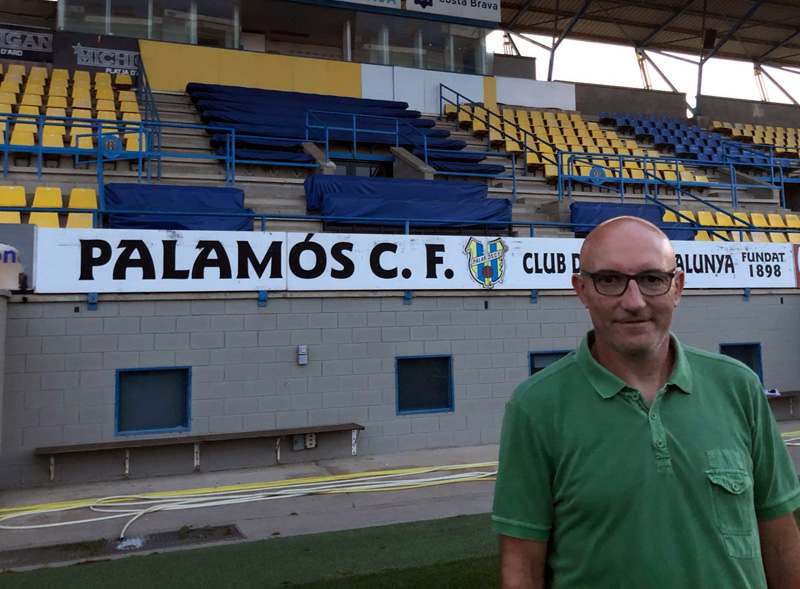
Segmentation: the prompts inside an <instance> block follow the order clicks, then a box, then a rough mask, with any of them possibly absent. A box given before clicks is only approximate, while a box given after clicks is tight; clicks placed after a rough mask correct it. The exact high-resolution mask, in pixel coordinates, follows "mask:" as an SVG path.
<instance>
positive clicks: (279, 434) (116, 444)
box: [34, 423, 364, 482]
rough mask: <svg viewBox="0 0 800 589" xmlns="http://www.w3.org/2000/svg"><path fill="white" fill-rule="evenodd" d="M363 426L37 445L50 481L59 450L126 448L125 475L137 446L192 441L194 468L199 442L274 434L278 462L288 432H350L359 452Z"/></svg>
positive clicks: (354, 445) (198, 455) (354, 446)
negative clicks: (47, 462)
mask: <svg viewBox="0 0 800 589" xmlns="http://www.w3.org/2000/svg"><path fill="white" fill-rule="evenodd" d="M363 429H364V426H363V425H359V424H357V423H342V424H334V425H315V426H307V427H295V428H289V429H273V430H263V431H256V432H239V433H229V434H202V435H197V436H179V437H174V438H130V439H124V440H114V441H113V442H99V443H96V444H73V445H71V446H44V447H41V448H36V450H35V451H34V454H35V455H36V456H49V457H50V482H53V480H54V478H55V473H56V455H59V454H79V453H83V452H104V451H108V450H124V451H125V470H124V476H125V478H127V477H128V476H129V474H130V451H131V450H132V449H135V448H160V447H162V448H163V447H166V446H179V445H180V446H182V445H186V444H192V445H193V446H194V470H200V446H201V444H204V443H209V442H228V441H232V440H252V439H258V438H265V439H267V438H275V459H276V461H277V463H278V464H280V462H281V440H282V439H283V438H286V437H289V436H299V435H307V434H315V435H316V434H324V433H331V432H345V431H349V432H350V436H351V437H350V440H351V453H352V455H353V456H355V455H356V453H357V450H358V432H360V431H362V430H363Z"/></svg>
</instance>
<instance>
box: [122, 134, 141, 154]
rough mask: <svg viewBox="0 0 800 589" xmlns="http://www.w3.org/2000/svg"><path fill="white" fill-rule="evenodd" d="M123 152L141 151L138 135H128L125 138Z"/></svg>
mask: <svg viewBox="0 0 800 589" xmlns="http://www.w3.org/2000/svg"><path fill="white" fill-rule="evenodd" d="M125 151H141V148H140V147H139V134H138V133H128V134H127V135H126V136H125Z"/></svg>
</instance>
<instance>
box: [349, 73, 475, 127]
mask: <svg viewBox="0 0 800 589" xmlns="http://www.w3.org/2000/svg"><path fill="white" fill-rule="evenodd" d="M440 83H441V84H445V85H446V86H449V87H450V88H452V89H453V90H456V91H458V92H460V93H461V94H463V95H464V96H466V97H467V98H469V99H470V100H474V101H476V102H483V76H472V75H467V74H451V73H446V72H431V71H425V70H418V69H412V68H404V67H390V66H380V65H362V66H361V92H362V93H361V96H362V97H363V98H377V99H382V100H401V101H404V102H407V103H408V106H409V108H411V109H413V110H419V111H422V112H423V113H424V114H428V115H438V114H439V84H440ZM388 92H391V95H389V94H388ZM449 97H450V98H451V99H452V100H455V95H453V94H452V93H450V95H449Z"/></svg>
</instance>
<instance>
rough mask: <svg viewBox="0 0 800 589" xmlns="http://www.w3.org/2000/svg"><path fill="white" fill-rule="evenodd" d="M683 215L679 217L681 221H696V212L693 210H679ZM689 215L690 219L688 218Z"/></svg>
mask: <svg viewBox="0 0 800 589" xmlns="http://www.w3.org/2000/svg"><path fill="white" fill-rule="evenodd" d="M679 212H680V214H681V215H683V216H682V217H679V218H678V220H679V221H680V222H681V223H688V222H689V221H696V219H695V218H694V213H693V212H692V211H679ZM687 217H688V219H687Z"/></svg>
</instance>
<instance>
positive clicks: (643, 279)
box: [580, 268, 677, 297]
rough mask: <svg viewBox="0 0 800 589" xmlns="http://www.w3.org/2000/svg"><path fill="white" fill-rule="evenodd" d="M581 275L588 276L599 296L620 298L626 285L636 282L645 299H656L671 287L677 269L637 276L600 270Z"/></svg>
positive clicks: (652, 271) (585, 272)
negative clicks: (632, 281)
mask: <svg viewBox="0 0 800 589" xmlns="http://www.w3.org/2000/svg"><path fill="white" fill-rule="evenodd" d="M580 273H581V275H583V276H588V277H589V278H591V279H592V282H594V289H595V290H596V291H597V292H598V293H600V294H601V295H605V296H608V297H620V296H622V295H623V294H625V291H626V290H628V283H629V282H630V281H631V280H635V281H636V285H637V286H638V287H639V291H640V292H641V293H642V294H643V295H644V296H647V297H657V296H661V295H665V294H667V293H668V292H669V289H670V287H671V286H672V279H673V278H675V274H676V273H677V268H676V269H675V270H671V271H670V272H662V271H661V270H647V271H645V272H640V273H639V274H623V273H622V272H614V271H611V270H601V271H600V272H587V271H586V270H581V271H580Z"/></svg>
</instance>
